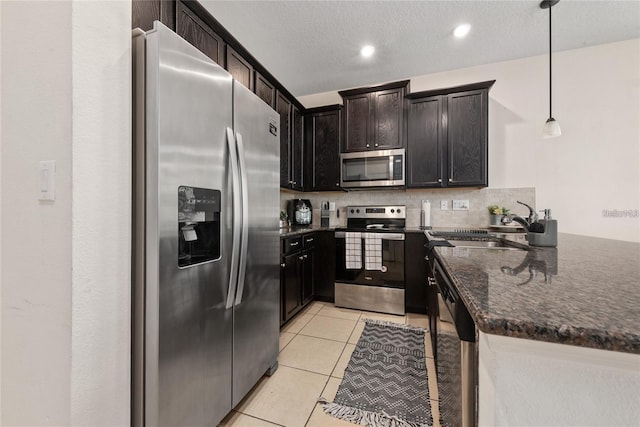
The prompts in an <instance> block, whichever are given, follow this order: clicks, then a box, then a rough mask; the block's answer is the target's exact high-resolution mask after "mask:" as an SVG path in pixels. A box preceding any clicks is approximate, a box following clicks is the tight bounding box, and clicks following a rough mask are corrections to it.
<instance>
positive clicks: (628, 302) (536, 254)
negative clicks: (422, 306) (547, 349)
mask: <svg viewBox="0 0 640 427" xmlns="http://www.w3.org/2000/svg"><path fill="white" fill-rule="evenodd" d="M435 254H436V256H437V258H438V259H439V260H440V261H441V262H442V264H443V266H444V267H445V268H446V270H447V272H448V273H449V275H450V277H451V279H452V281H453V284H454V286H455V287H456V288H457V290H458V292H459V293H460V296H461V298H462V300H463V301H464V303H465V305H466V306H467V308H468V309H469V312H470V313H471V316H472V317H473V319H474V321H475V322H476V325H477V327H478V329H480V330H481V331H482V332H485V333H488V334H494V335H503V336H509V337H517V338H526V339H532V340H539V341H547V342H553V343H561V344H569V345H574V346H582V347H591V348H597V349H603V350H613V351H620V352H626V353H634V354H640V244H638V243H633V242H624V241H618V240H609V239H602V238H594V237H587V236H578V235H571V234H563V233H560V234H559V236H558V247H557V248H533V247H532V248H531V250H529V251H500V250H487V249H465V248H451V247H436V248H435Z"/></svg>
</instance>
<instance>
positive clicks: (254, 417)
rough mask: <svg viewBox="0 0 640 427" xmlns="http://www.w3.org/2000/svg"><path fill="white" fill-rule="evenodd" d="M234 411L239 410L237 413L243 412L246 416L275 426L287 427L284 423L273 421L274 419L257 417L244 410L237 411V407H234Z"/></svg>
mask: <svg viewBox="0 0 640 427" xmlns="http://www.w3.org/2000/svg"><path fill="white" fill-rule="evenodd" d="M233 411H235V412H237V413H239V414H242V415H244V416H245V417H249V418H253V419H255V420H260V421H264V422H265V423H269V424H273V425H274V426H279V427H285V426H284V425H282V424H278V423H276V422H273V421H269V420H265V419H264V418H260V417H256V416H255V415H249V414H245V413H244V412H240V411H236V410H235V409H234V410H233Z"/></svg>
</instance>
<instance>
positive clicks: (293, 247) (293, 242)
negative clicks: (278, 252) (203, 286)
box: [282, 236, 302, 255]
mask: <svg viewBox="0 0 640 427" xmlns="http://www.w3.org/2000/svg"><path fill="white" fill-rule="evenodd" d="M300 250H302V237H300V236H298V237H290V238H288V239H284V240H282V254H283V255H288V254H292V253H295V252H298V251H300Z"/></svg>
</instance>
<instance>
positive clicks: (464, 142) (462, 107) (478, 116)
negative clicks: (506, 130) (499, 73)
mask: <svg viewBox="0 0 640 427" xmlns="http://www.w3.org/2000/svg"><path fill="white" fill-rule="evenodd" d="M487 108H488V92H487V90H473V91H468V92H459V93H453V94H450V95H447V110H446V111H447V114H446V115H447V156H448V161H447V164H448V167H449V173H448V177H447V181H448V182H447V185H448V186H449V187H464V186H467V187H468V186H487V184H488V178H487V154H488V153H487V151H488V149H487V138H488V134H487V132H488V123H487V121H488V120H487Z"/></svg>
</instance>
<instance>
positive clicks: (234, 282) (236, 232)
mask: <svg viewBox="0 0 640 427" xmlns="http://www.w3.org/2000/svg"><path fill="white" fill-rule="evenodd" d="M227 146H228V148H229V157H230V159H229V160H230V161H229V163H230V164H231V181H232V186H233V190H232V191H233V196H232V198H233V202H232V203H233V214H232V216H233V246H232V249H231V272H230V273H229V291H228V293H227V304H226V305H225V308H227V309H230V308H231V307H233V298H234V296H235V291H236V288H237V286H238V261H239V260H238V258H239V255H240V231H241V227H242V224H241V223H240V220H241V218H240V211H241V209H242V206H241V200H240V183H239V178H238V174H239V172H238V155H237V152H236V139H235V137H234V135H233V130H232V129H231V128H229V127H228V128H227Z"/></svg>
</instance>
